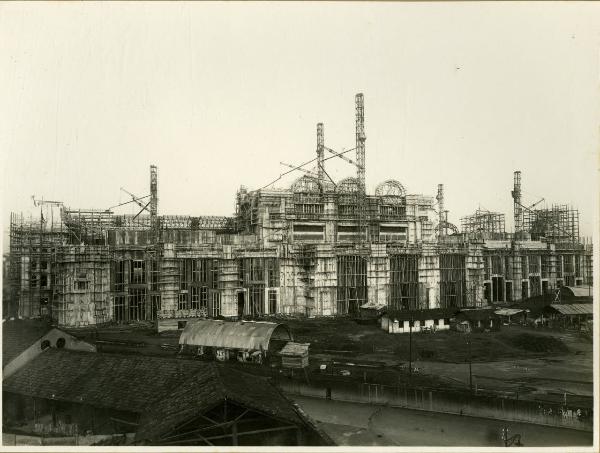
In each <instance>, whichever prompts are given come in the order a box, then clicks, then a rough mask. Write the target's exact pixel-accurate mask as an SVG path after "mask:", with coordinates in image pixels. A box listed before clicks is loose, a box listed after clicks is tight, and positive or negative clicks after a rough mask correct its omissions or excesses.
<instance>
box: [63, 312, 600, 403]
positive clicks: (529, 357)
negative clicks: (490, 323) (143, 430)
mask: <svg viewBox="0 0 600 453" xmlns="http://www.w3.org/2000/svg"><path fill="white" fill-rule="evenodd" d="M280 322H285V323H286V324H287V325H288V326H289V327H290V328H291V330H292V333H293V336H294V339H295V340H296V341H299V342H307V343H310V344H311V346H310V354H311V356H310V368H311V370H310V371H311V373H312V374H313V375H314V376H315V378H316V379H322V378H326V377H325V376H322V374H323V373H321V372H320V371H319V366H320V365H323V364H325V365H327V371H326V374H329V373H332V374H333V375H334V376H328V377H327V378H328V379H337V380H341V381H344V380H345V381H352V380H360V381H367V382H372V383H382V384H395V383H398V382H406V381H407V380H408V378H409V376H408V366H407V365H408V359H409V351H410V349H411V347H410V343H411V342H412V364H413V367H414V369H415V370H416V371H414V372H413V373H412V375H411V376H410V380H411V383H412V384H416V385H423V386H431V387H436V386H444V387H455V388H461V389H465V388H468V386H469V366H468V362H469V352H470V356H471V362H472V363H471V370H472V380H473V386H474V388H476V389H477V390H478V391H491V392H504V393H505V394H507V395H509V396H512V397H516V396H517V395H518V397H519V398H524V399H535V400H539V401H548V402H564V399H565V398H566V399H567V401H568V402H577V404H581V405H584V406H587V405H591V401H592V399H591V396H592V386H593V359H592V343H591V341H590V339H589V338H586V337H585V336H582V335H580V334H578V333H576V332H559V331H551V330H540V329H533V328H526V327H519V326H508V327H507V326H504V327H503V328H502V329H501V330H500V331H499V332H484V333H473V334H469V335H468V336H467V335H465V334H463V333H458V332H454V331H444V332H437V333H433V334H431V333H418V334H413V335H412V339H410V338H409V335H406V334H395V335H391V334H388V333H387V332H384V331H383V330H381V329H380V328H379V327H378V326H377V325H375V324H373V325H362V324H358V323H356V322H354V321H353V320H351V319H344V318H321V319H285V320H283V319H282V320H280ZM71 333H73V334H75V335H76V336H78V337H80V338H83V339H86V340H87V341H90V342H92V343H95V344H97V346H98V349H99V351H102V352H119V353H130V354H143V355H154V356H156V355H159V356H165V357H175V356H177V351H178V341H179V334H180V333H179V332H164V333H162V334H158V333H157V332H156V331H155V330H154V328H153V327H152V326H151V325H138V326H111V327H104V328H99V329H93V328H85V329H72V330H71ZM467 338H469V339H470V348H469V345H468V344H467ZM360 363H364V364H365V365H366V366H364V367H360V366H354V365H359V364H360ZM240 365H241V366H243V367H246V368H248V367H252V365H247V364H240ZM248 370H249V371H251V372H257V373H258V374H269V372H268V371H266V370H262V369H261V370H259V369H256V370H255V369H254V368H252V369H250V368H248ZM346 372H348V373H349V375H346V376H343V375H342V373H346Z"/></svg>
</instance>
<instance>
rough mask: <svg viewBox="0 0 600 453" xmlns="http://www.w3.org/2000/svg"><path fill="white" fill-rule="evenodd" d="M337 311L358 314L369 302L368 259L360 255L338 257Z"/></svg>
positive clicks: (344, 313) (342, 313)
mask: <svg viewBox="0 0 600 453" xmlns="http://www.w3.org/2000/svg"><path fill="white" fill-rule="evenodd" d="M337 276H338V286H337V313H338V314H340V315H346V314H350V315H357V314H358V312H359V307H360V306H361V305H363V304H365V303H366V302H367V260H366V258H365V257H364V256H360V255H344V256H338V257H337Z"/></svg>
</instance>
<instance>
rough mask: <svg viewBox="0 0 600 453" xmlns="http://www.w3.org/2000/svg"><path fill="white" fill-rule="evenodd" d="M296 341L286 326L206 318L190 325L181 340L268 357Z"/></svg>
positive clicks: (193, 345)
mask: <svg viewBox="0 0 600 453" xmlns="http://www.w3.org/2000/svg"><path fill="white" fill-rule="evenodd" d="M293 340H294V339H293V337H292V333H291V331H290V329H289V328H288V326H287V325H285V324H278V323H274V322H259V321H241V322H232V321H222V320H212V319H202V320H198V321H194V322H189V323H187V324H186V326H185V328H184V329H183V332H182V333H181V336H180V337H179V345H180V346H192V347H198V348H200V347H210V348H214V349H218V350H232V351H248V352H254V351H260V352H262V353H265V354H268V353H274V352H278V351H279V350H280V349H281V348H282V347H283V346H284V345H285V344H286V343H287V342H288V341H293Z"/></svg>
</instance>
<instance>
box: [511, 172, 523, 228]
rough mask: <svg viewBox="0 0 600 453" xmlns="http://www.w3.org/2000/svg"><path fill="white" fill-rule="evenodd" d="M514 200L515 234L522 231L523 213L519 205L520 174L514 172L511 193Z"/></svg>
mask: <svg viewBox="0 0 600 453" xmlns="http://www.w3.org/2000/svg"><path fill="white" fill-rule="evenodd" d="M511 194H512V198H513V200H514V215H515V233H519V232H521V231H522V230H523V211H522V209H521V208H522V205H521V172H520V171H515V173H514V184H513V190H512V192H511Z"/></svg>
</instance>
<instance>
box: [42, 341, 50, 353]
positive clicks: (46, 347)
mask: <svg viewBox="0 0 600 453" xmlns="http://www.w3.org/2000/svg"><path fill="white" fill-rule="evenodd" d="M41 346H42V351H44V350H46V349H48V348H49V347H50V342H49V341H48V340H44V341H42V344H41Z"/></svg>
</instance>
